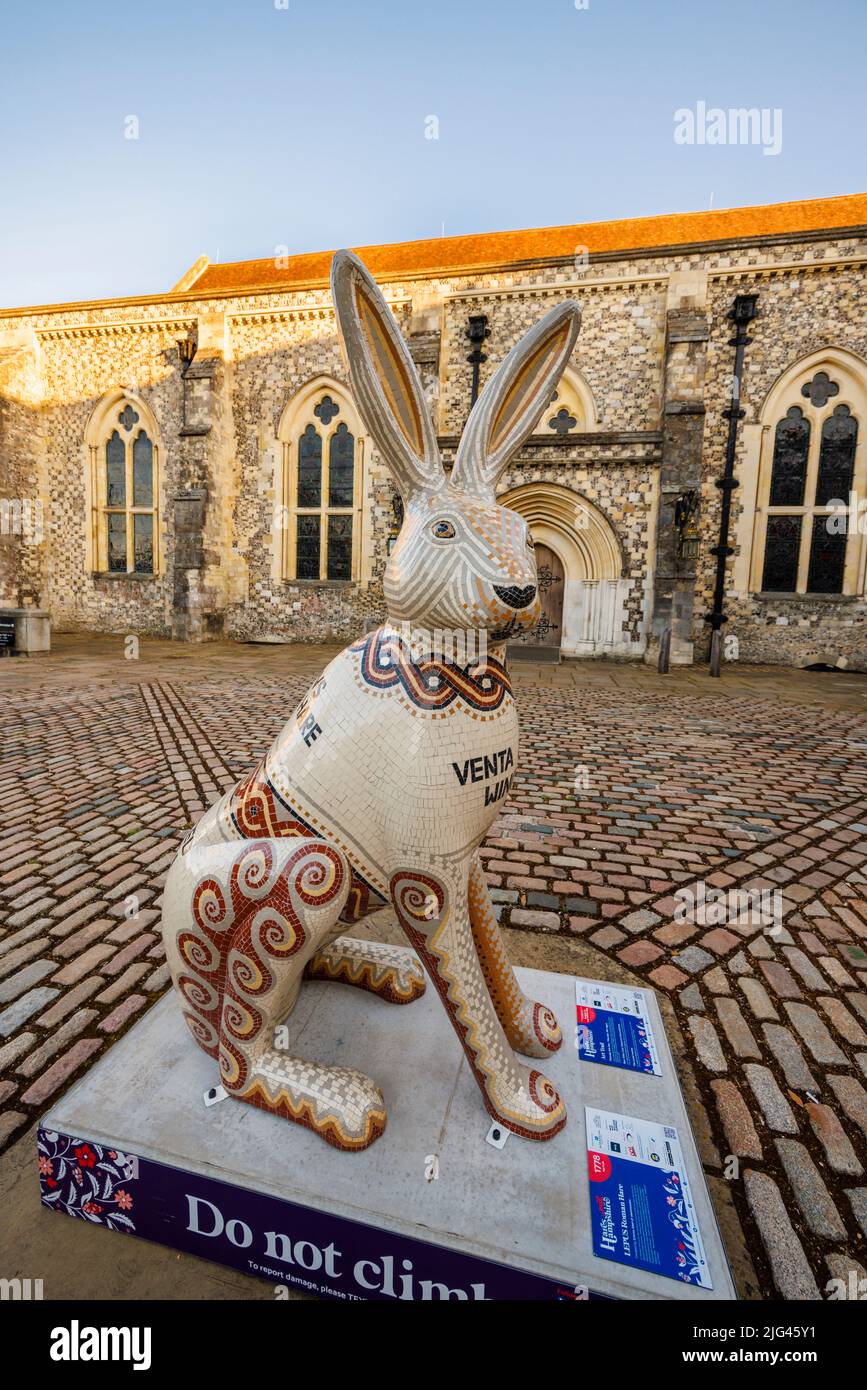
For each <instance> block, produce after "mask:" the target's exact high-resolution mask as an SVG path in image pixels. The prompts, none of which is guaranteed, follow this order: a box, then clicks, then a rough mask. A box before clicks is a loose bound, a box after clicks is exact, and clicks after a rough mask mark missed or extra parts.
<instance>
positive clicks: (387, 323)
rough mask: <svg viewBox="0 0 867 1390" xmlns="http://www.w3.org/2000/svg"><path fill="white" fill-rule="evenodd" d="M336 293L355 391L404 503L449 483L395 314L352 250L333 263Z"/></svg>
mask: <svg viewBox="0 0 867 1390" xmlns="http://www.w3.org/2000/svg"><path fill="white" fill-rule="evenodd" d="M331 293H332V296H333V299H334V312H335V313H336V315H337V327H338V330H339V333H340V340H341V343H342V345H343V353H344V356H345V358H346V365H347V367H348V369H349V379H350V382H351V383H352V394H353V396H354V397H355V403H356V405H357V406H358V409H359V411H360V412H361V416H362V419H363V420H364V423H365V425H366V426H367V428H368V429H369V430H370V433H371V434H372V436H373V438H374V439H375V441H376V443H377V445H378V446H379V448H380V450H381V451H382V455H383V458H384V459H385V461H386V463H387V464H388V466H389V468H390V469H391V471H392V473H393V474H394V479H395V482H396V483H397V485H398V487H399V489H400V492H401V495H402V496H403V498H404V501H406V500H407V499H408V497H409V496H410V494H411V493H412V492H415V491H416V490H417V489H418V488H437V489H438V488H441V487H442V486H443V484H444V481H445V475H444V473H443V467H442V463H441V462H440V456H439V450H438V448H437V441H436V435H435V434H434V429H433V425H432V424H431V419H430V415H429V414H428V410H427V406H426V405H425V399H424V392H423V391H422V385H421V382H420V380H419V377H418V372H417V371H416V368H415V363H414V362H413V360H412V358H411V357H410V355H409V352H408V350H407V347H406V344H405V343H404V341H403V338H402V337H401V335H400V330H399V328H398V326H397V324H396V323H395V321H394V317H393V315H392V313H391V310H390V309H389V307H388V305H387V304H386V302H385V300H384V299H383V297H382V295H381V293H380V291H379V287H378V286H377V284H376V282H375V281H374V280H373V278H372V276H371V275H370V273H369V271H368V270H367V268H366V267H365V266H364V265H362V263H361V261H360V260H359V259H358V257H357V256H354V255H353V254H352V252H351V251H337V252H336V253H335V255H334V259H333V261H332V262H331Z"/></svg>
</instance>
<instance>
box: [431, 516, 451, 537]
mask: <svg viewBox="0 0 867 1390" xmlns="http://www.w3.org/2000/svg"><path fill="white" fill-rule="evenodd" d="M431 530H432V531H433V534H434V535H435V536H436V538H437V540H438V541H450V540H451V539H452V536H454V535H455V528H454V526H453V525H452V523H451V522H450V521H435V522H434V524H433V526H432V527H431Z"/></svg>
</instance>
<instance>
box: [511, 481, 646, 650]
mask: <svg viewBox="0 0 867 1390" xmlns="http://www.w3.org/2000/svg"><path fill="white" fill-rule="evenodd" d="M497 501H498V502H499V503H500V505H501V506H504V507H511V508H512V510H513V511H516V512H518V513H519V514H520V515H521V516H522V517H523V518H524V520H525V521H526V522H527V524H528V525H529V527H530V532H531V534H532V536H533V539H534V540H535V541H537V542H539V543H541V544H542V545H547V546H549V547H550V549H551V550H553V551H554V553H555V554H556V555H557V556H558V557H559V559H560V560H561V562H562V564H563V571H564V576H565V579H564V585H565V592H564V595H563V635H562V640H561V643H560V652H561V655H563V656H574V657H588V656H597V657H601V656H635V655H637V654H639V653H640V652H641V650H643V644H642V643H640V642H633V641H631V640H630V639H629V638H628V637H626V636H625V635H624V628H625V625H626V618H627V611H626V602H627V598H628V593H629V581H628V579H627V578H626V576H625V574H624V563H623V554H622V551H621V548H620V543H619V541H618V539H617V536H616V534H615V532H614V529H613V527H612V526H611V523H610V522H609V521H608V519H607V517H606V516H605V515H604V514H603V513H602V512H601V511H600V510H599V508H598V507H595V506H594V505H593V503H592V502H589V501H588V500H587V498H585V497H582V496H581V495H580V493H577V492H573V491H572V490H571V489H570V488H566V487H562V486H560V485H559V484H557V483H524V484H521V485H520V486H519V487H516V488H512V489H511V490H510V491H509V492H506V493H504V494H503V495H502V496H500V497H498V498H497Z"/></svg>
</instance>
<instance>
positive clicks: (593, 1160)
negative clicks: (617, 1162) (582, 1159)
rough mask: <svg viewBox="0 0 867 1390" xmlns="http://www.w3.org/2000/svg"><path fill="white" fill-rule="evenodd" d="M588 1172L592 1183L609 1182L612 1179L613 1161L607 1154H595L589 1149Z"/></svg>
mask: <svg viewBox="0 0 867 1390" xmlns="http://www.w3.org/2000/svg"><path fill="white" fill-rule="evenodd" d="M587 1172H588V1173H589V1174H590V1181H591V1182H607V1181H608V1179H609V1178H610V1177H611V1159H610V1158H609V1157H608V1155H607V1154H598V1153H594V1152H593V1150H592V1149H588V1151H587Z"/></svg>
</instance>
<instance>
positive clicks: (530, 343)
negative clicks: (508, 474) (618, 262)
mask: <svg viewBox="0 0 867 1390" xmlns="http://www.w3.org/2000/svg"><path fill="white" fill-rule="evenodd" d="M580 327H581V310H580V308H579V307H578V305H577V304H576V303H575V302H574V300H571V299H566V300H564V301H563V303H562V304H558V305H557V307H556V309H552V310H551V311H550V313H548V314H546V315H545V317H544V318H543V319H540V320H539V322H538V323H537V324H535V325H534V326H533V327H532V328H531V329H530V330H529V332H528V333H525V334H524V336H523V338H522V339H521V340H520V342H518V343H516V344H515V346H514V347H513V348H512V351H511V352H510V353H509V355H508V356H507V357H506V358H504V360H503V361H502V362H501V363H500V366H499V367H498V368H497V370H496V371H495V372H494V375H493V376H492V377H491V379H490V381H489V382H488V383H487V385H486V386H485V389H484V390H483V391H482V394H481V395H480V396H479V399H478V400H477V401H476V404H475V405H474V406H473V409H472V411H471V412H470V418H469V419H468V420H467V423H466V425H465V427H464V433H463V436H462V438H461V442H460V445H459V446H458V452H457V456H456V458H455V466H454V469H453V470H452V477H451V485H452V487H455V488H459V489H460V490H461V491H462V492H469V493H472V494H473V495H474V496H477V497H482V498H485V499H486V500H488V501H490V500H493V497H494V489H495V487H496V482H497V478H498V477H499V475H500V473H501V472H502V471H503V469H504V468H505V466H506V464H507V463H508V461H509V459H510V458H511V457H512V454H514V452H515V450H516V449H518V448H520V446H521V445H522V444H523V442H524V440H525V439H526V438H527V435H528V434H530V433H531V431H532V430H533V428H534V427H535V425H536V423H537V421H538V419H539V416H540V415H541V414H542V411H543V410H544V409H545V407H546V405H547V404H548V402H549V401H550V399H551V396H552V394H553V392H554V390H555V388H556V386H557V382H558V381H559V380H560V377H561V376H562V375H563V369H564V368H565V366H566V363H567V362H568V361H569V357H570V355H571V352H572V349H573V347H574V346H575V339H576V338H577V337H578V329H579V328H580Z"/></svg>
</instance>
